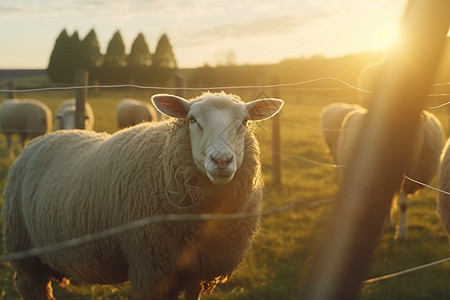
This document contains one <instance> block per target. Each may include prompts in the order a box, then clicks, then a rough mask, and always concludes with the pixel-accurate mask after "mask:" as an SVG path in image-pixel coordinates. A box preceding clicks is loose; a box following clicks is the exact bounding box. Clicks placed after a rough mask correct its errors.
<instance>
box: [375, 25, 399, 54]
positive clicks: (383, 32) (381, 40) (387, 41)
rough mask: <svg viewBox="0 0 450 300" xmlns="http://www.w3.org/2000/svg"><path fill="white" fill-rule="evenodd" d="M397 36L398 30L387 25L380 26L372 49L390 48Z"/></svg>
mask: <svg viewBox="0 0 450 300" xmlns="http://www.w3.org/2000/svg"><path fill="white" fill-rule="evenodd" d="M398 36H399V32H398V29H396V28H394V27H393V26H391V25H388V24H382V25H380V27H379V28H378V29H377V31H376V36H375V40H374V43H373V48H374V49H375V50H378V49H387V48H390V47H392V46H393V45H394V44H395V43H396V41H397V39H398Z"/></svg>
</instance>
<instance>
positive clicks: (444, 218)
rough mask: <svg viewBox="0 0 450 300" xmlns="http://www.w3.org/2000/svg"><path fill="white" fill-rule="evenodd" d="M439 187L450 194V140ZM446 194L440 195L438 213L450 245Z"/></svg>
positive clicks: (445, 147)
mask: <svg viewBox="0 0 450 300" xmlns="http://www.w3.org/2000/svg"><path fill="white" fill-rule="evenodd" d="M438 187H439V189H441V190H442V191H444V192H447V193H448V192H450V139H448V140H447V143H446V144H445V146H444V150H443V151H442V156H441V165H440V168H439V180H438ZM444 192H439V194H438V198H437V204H438V213H439V217H440V219H441V223H442V226H443V227H444V230H445V231H446V233H447V235H448V236H449V243H450V195H448V194H446V193H444Z"/></svg>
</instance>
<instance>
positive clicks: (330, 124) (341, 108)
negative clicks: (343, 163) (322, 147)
mask: <svg viewBox="0 0 450 300" xmlns="http://www.w3.org/2000/svg"><path fill="white" fill-rule="evenodd" d="M360 108H362V107H361V106H359V105H357V104H348V103H342V102H334V103H331V104H328V105H327V106H325V107H324V108H323V109H322V111H321V113H320V124H321V128H322V133H323V137H324V139H325V143H326V144H327V146H328V150H329V154H330V155H331V157H332V158H333V159H334V163H335V164H337V161H336V155H337V147H338V141H339V133H340V130H341V123H342V121H343V120H344V118H345V116H346V115H347V114H348V113H349V112H351V111H353V110H355V109H360Z"/></svg>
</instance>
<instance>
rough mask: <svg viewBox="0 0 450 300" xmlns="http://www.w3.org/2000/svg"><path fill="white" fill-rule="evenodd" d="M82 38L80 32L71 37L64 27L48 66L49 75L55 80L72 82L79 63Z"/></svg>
mask: <svg viewBox="0 0 450 300" xmlns="http://www.w3.org/2000/svg"><path fill="white" fill-rule="evenodd" d="M79 49H80V39H79V37H78V32H76V31H75V32H74V34H73V35H72V36H70V37H69V35H68V34H67V31H66V29H64V30H63V31H62V32H61V33H60V34H59V36H58V38H57V39H56V41H55V46H54V47H53V51H52V54H51V55H50V60H49V64H48V68H47V73H48V76H49V77H50V79H51V80H52V81H55V82H66V83H72V82H74V81H75V69H76V68H77V67H78V64H79Z"/></svg>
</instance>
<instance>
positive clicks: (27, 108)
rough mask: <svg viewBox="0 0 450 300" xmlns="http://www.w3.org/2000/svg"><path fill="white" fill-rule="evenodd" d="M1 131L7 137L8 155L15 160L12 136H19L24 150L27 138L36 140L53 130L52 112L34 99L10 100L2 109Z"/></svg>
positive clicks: (0, 113)
mask: <svg viewBox="0 0 450 300" xmlns="http://www.w3.org/2000/svg"><path fill="white" fill-rule="evenodd" d="M0 130H1V131H2V132H3V134H5V136H6V155H7V156H9V158H10V159H14V149H13V146H12V144H11V135H12V134H18V135H19V139H20V144H21V145H22V148H24V147H25V141H26V140H27V138H30V139H32V138H35V137H37V136H39V135H42V134H45V133H47V132H50V131H51V130H52V112H51V111H50V108H48V106H47V105H45V104H44V103H42V102H40V101H38V100H34V99H20V100H17V99H8V100H5V101H4V102H3V103H2V105H1V107H0Z"/></svg>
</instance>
